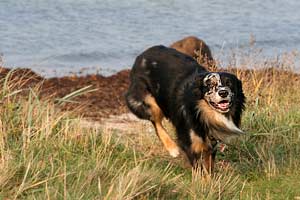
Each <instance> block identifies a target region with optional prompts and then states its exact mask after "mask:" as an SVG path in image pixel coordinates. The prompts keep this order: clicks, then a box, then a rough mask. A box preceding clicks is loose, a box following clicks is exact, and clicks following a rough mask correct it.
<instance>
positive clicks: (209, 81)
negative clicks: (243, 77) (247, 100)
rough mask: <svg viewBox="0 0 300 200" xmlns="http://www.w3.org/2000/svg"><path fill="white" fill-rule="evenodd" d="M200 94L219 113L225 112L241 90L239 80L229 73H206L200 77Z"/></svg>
mask: <svg viewBox="0 0 300 200" xmlns="http://www.w3.org/2000/svg"><path fill="white" fill-rule="evenodd" d="M202 81H203V82H202V85H203V86H202V94H203V98H204V99H205V100H206V101H207V103H208V104H209V105H210V106H211V107H212V108H213V109H215V110H216V111H218V112H220V113H227V112H229V111H230V108H231V106H232V105H233V103H234V101H235V100H236V98H237V96H238V95H240V94H239V93H240V92H241V82H240V81H239V80H238V79H237V78H236V76H234V75H232V74H229V73H224V72H222V73H208V74H206V75H205V76H203V79H202Z"/></svg>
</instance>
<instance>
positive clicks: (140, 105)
mask: <svg viewBox="0 0 300 200" xmlns="http://www.w3.org/2000/svg"><path fill="white" fill-rule="evenodd" d="M148 93H149V92H147V90H146V88H145V87H143V85H141V84H139V85H138V84H136V83H131V85H130V87H129V89H128V91H127V93H126V94H125V100H126V104H127V107H128V108H129V110H130V111H131V112H132V113H133V114H135V115H136V116H137V117H139V118H141V119H148V120H149V119H150V117H151V115H150V111H149V106H148V105H147V104H145V102H144V99H145V96H146V95H147V94H148Z"/></svg>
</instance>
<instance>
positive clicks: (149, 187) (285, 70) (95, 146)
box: [0, 51, 300, 199]
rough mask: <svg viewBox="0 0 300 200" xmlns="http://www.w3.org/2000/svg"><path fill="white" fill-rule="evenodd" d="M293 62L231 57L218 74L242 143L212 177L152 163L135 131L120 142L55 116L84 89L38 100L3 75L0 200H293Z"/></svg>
mask: <svg viewBox="0 0 300 200" xmlns="http://www.w3.org/2000/svg"><path fill="white" fill-rule="evenodd" d="M295 56H296V54H289V55H288V54H286V55H285V56H282V57H278V58H276V59H275V60H272V59H266V60H263V61H257V60H256V57H258V56H257V52H256V51H255V52H254V53H252V54H251V53H249V52H247V53H245V54H242V55H237V54H235V55H234V56H232V58H231V62H229V63H230V65H228V66H226V70H228V71H230V72H232V73H235V74H236V75H237V76H238V77H239V78H240V79H241V80H242V81H243V87H244V91H245V94H246V96H247V109H246V111H245V113H244V116H243V122H242V129H243V130H245V131H246V132H247V135H246V136H245V137H243V138H240V139H238V140H236V141H234V142H233V143H232V144H231V145H229V146H228V147H227V148H226V149H225V152H224V153H220V152H219V153H218V155H217V160H218V162H217V169H216V173H215V174H214V175H212V176H211V177H206V176H203V174H201V173H200V172H197V171H192V170H191V169H190V168H186V167H185V166H184V165H182V164H181V163H179V162H178V160H172V159H171V158H169V157H164V156H160V154H162V153H163V149H162V148H160V147H159V144H158V148H157V152H158V153H156V154H154V155H149V154H147V153H146V152H147V151H148V150H149V149H153V148H155V147H154V146H153V142H152V140H153V137H149V136H148V135H147V134H148V133H144V134H143V132H145V129H142V130H136V131H137V132H141V133H140V134H139V139H138V140H135V139H134V138H130V139H128V140H126V137H122V138H120V137H119V135H120V134H118V133H117V134H115V132H116V131H115V130H111V129H102V128H97V127H98V126H97V127H87V126H85V125H82V123H81V120H82V119H80V118H78V117H76V116H75V117H74V116H73V115H72V113H68V112H62V111H60V110H59V106H58V104H60V103H63V102H66V101H67V102H68V101H69V100H70V98H72V96H76V95H79V94H80V93H82V92H85V91H88V90H89V89H90V88H85V89H84V90H79V91H77V92H74V93H72V94H71V95H68V96H66V97H65V98H62V99H56V100H53V99H51V98H49V99H45V100H41V99H40V98H39V88H38V87H37V88H27V89H20V88H22V85H24V82H23V81H22V77H20V79H18V80H11V78H10V76H11V74H8V75H7V77H5V78H3V79H2V80H1V81H2V83H1V86H2V88H1V91H0V96H1V105H0V115H1V116H0V122H1V124H0V199H294V198H299V196H300V191H299V188H300V184H299V180H298V177H299V175H300V170H299V167H298V166H299V164H300V148H299V147H300V136H299V133H300V108H299V103H300V92H299V85H300V84H299V75H297V74H294V73H293V71H292V70H291V67H293V65H294V64H293V63H295V61H294V59H295ZM257 66H258V68H259V69H257V68H255V69H251V68H252V67H257ZM249 68H250V69H249ZM12 73H13V72H12ZM91 92H92V91H91ZM168 127H169V128H168V129H169V130H170V131H173V129H172V127H171V125H168ZM133 137H135V136H134V135H133ZM149 140H151V141H149ZM136 142H138V143H139V144H138V146H139V148H135V146H137V145H135V143H136Z"/></svg>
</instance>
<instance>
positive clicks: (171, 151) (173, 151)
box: [169, 147, 180, 158]
mask: <svg viewBox="0 0 300 200" xmlns="http://www.w3.org/2000/svg"><path fill="white" fill-rule="evenodd" d="M179 153H180V151H179V148H178V147H173V148H172V149H169V154H170V155H171V156H172V157H173V158H176V157H178V156H179Z"/></svg>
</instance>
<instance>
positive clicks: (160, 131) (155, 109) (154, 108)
mask: <svg viewBox="0 0 300 200" xmlns="http://www.w3.org/2000/svg"><path fill="white" fill-rule="evenodd" d="M144 102H145V103H146V104H147V105H149V109H150V116H151V117H150V120H151V122H152V123H153V125H154V128H155V131H156V134H157V136H158V137H159V139H160V140H161V142H162V143H163V145H164V147H165V148H166V149H167V151H168V152H169V154H170V155H171V156H172V157H177V156H178V155H179V147H178V146H177V144H176V143H175V142H174V141H173V140H172V139H171V137H170V136H169V134H168V133H167V131H166V130H165V128H164V127H163V125H162V120H163V118H164V115H163V113H162V111H161V109H160V107H159V106H158V105H157V103H156V101H155V99H154V97H153V96H152V95H150V94H148V95H146V97H145V100H144Z"/></svg>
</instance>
